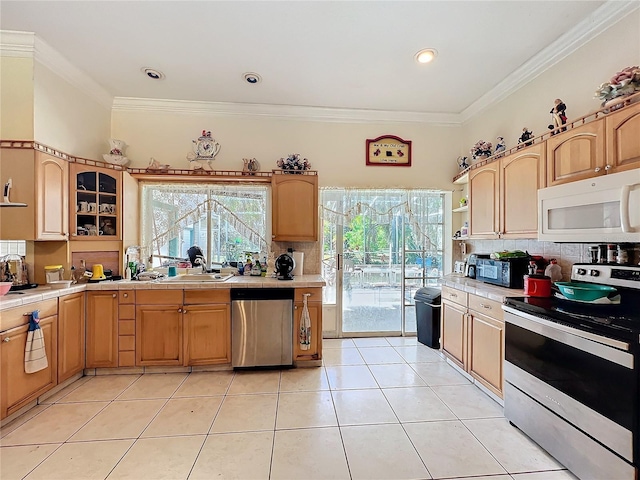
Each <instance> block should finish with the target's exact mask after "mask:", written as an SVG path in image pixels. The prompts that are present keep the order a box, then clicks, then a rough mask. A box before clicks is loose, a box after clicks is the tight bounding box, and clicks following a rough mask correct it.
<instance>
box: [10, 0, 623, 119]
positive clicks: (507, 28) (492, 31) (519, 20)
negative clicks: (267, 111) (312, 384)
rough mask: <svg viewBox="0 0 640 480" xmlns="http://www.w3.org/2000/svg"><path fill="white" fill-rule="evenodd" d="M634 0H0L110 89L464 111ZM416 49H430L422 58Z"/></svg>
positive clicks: (550, 59)
mask: <svg viewBox="0 0 640 480" xmlns="http://www.w3.org/2000/svg"><path fill="white" fill-rule="evenodd" d="M630 3H635V2H603V1H537V0H532V1H509V2H503V1H491V2H486V1H380V2H377V1H335V2H334V1H315V2H312V1H257V2H256V1H137V2H132V1H55V0H54V1H24V0H21V1H11V0H2V2H1V3H0V28H1V29H2V30H16V31H27V32H35V33H36V35H37V37H38V38H40V39H42V40H44V41H45V42H46V43H47V44H49V45H50V46H51V47H53V49H54V50H56V51H57V52H59V53H60V54H62V55H63V56H64V57H66V58H67V59H68V60H69V61H70V62H71V63H72V64H73V65H74V66H76V67H78V68H79V69H80V70H82V71H83V72H84V73H86V74H88V75H89V77H91V78H92V79H93V80H94V81H95V82H97V83H98V84H99V85H100V86H102V87H103V88H104V89H105V90H106V91H107V92H108V93H109V94H110V95H111V96H112V97H139V98H153V99H170V100H189V101H203V102H231V103H241V104H263V105H288V106H309V107H326V108H345V109H366V110H384V111H391V112H418V113H445V114H447V113H448V114H460V113H463V112H465V111H470V110H472V109H473V108H476V109H477V108H479V106H481V104H482V103H483V99H488V98H495V97H496V95H497V94H496V92H497V91H498V90H500V91H501V92H502V93H504V92H505V91H506V90H508V89H506V87H505V86H507V85H510V87H512V88H517V87H518V86H521V85H522V82H523V81H524V80H523V78H530V77H531V76H533V75H535V74H537V73H539V71H541V70H542V69H544V68H547V67H548V66H549V65H552V64H553V63H554V62H556V61H558V60H559V59H561V58H560V57H562V55H566V54H568V53H570V52H568V51H567V49H570V48H571V47H572V46H575V47H577V46H579V45H581V44H583V43H584V42H585V41H586V40H588V36H589V35H593V34H594V25H600V24H603V25H602V26H601V28H606V27H607V26H608V25H605V24H604V23H603V21H601V20H602V18H603V17H606V16H607V15H609V17H614V16H615V15H611V14H610V13H607V9H608V10H609V11H611V9H612V8H614V9H618V10H619V9H620V7H619V6H620V5H624V4H630ZM612 5H614V6H613V7H612ZM620 16H621V14H618V17H620ZM426 47H432V48H435V49H437V51H438V52H439V55H438V57H437V58H436V60H435V61H434V62H432V63H431V64H429V65H418V64H417V63H416V62H415V60H414V55H415V53H416V52H418V51H419V50H420V49H422V48H426ZM142 67H152V68H155V69H158V70H160V71H162V72H163V73H164V74H165V75H166V78H165V79H164V80H161V81H152V80H150V79H148V78H147V77H146V76H145V75H144V74H143V73H141V71H140V69H141V68H142ZM245 72H257V73H259V74H260V75H261V76H262V78H263V80H262V82H261V83H259V84H256V85H250V84H248V83H246V82H245V81H244V80H243V77H242V75H243V73H245ZM523 72H527V75H523ZM498 85H500V88H499V89H498V88H497V87H498ZM485 103H486V101H485Z"/></svg>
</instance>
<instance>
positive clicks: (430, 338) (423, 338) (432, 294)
mask: <svg viewBox="0 0 640 480" xmlns="http://www.w3.org/2000/svg"><path fill="white" fill-rule="evenodd" d="M441 290H442V289H441V288H440V287H422V288H419V289H418V291H417V292H416V294H415V296H414V297H413V299H414V301H415V303H416V327H417V329H418V341H419V342H420V343H422V344H424V345H426V346H427V347H431V348H440V300H441V298H442V296H441Z"/></svg>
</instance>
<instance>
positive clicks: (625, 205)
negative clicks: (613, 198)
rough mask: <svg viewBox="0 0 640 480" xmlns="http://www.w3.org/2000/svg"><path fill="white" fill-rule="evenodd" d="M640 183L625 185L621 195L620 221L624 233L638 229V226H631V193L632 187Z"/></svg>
mask: <svg viewBox="0 0 640 480" xmlns="http://www.w3.org/2000/svg"><path fill="white" fill-rule="evenodd" d="M638 185H640V184H635V185H624V186H623V187H622V192H621V195H620V223H622V231H623V232H624V233H631V232H635V231H637V228H635V227H632V226H631V219H630V218H629V195H630V193H631V188H632V187H633V188H636V187H638Z"/></svg>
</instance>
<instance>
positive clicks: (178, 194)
mask: <svg viewBox="0 0 640 480" xmlns="http://www.w3.org/2000/svg"><path fill="white" fill-rule="evenodd" d="M141 191H142V212H141V235H140V236H141V241H142V248H143V258H149V257H152V262H151V265H152V266H160V265H165V264H167V263H171V262H175V261H177V260H180V259H187V250H188V249H189V247H191V246H192V245H198V246H199V247H200V248H202V250H203V252H204V253H205V256H206V258H207V261H208V263H212V262H213V263H223V262H225V261H226V262H232V261H237V260H239V259H241V255H242V254H244V253H245V252H252V253H258V254H259V255H260V258H262V257H263V256H264V255H266V251H267V250H268V244H267V241H266V239H267V238H269V236H270V232H269V231H268V230H270V227H268V226H269V225H270V220H271V219H270V211H271V208H270V190H269V187H267V186H264V185H235V184H232V185H230V184H217V185H213V184H166V183H165V184H151V183H145V184H143V185H142V188H141Z"/></svg>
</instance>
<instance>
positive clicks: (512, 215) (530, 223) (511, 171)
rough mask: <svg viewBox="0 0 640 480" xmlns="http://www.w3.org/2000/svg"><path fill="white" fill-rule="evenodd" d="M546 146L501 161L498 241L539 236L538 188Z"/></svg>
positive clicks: (543, 179) (540, 186) (542, 185)
mask: <svg viewBox="0 0 640 480" xmlns="http://www.w3.org/2000/svg"><path fill="white" fill-rule="evenodd" d="M545 169H546V163H545V145H544V144H543V143H540V144H538V145H534V146H531V147H528V148H526V149H523V150H519V151H517V152H516V153H514V154H512V155H509V156H508V157H504V158H501V159H500V195H499V201H500V209H499V210H500V230H499V232H500V238H535V237H537V235H538V189H540V188H544V187H545V186H546V182H545Z"/></svg>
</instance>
